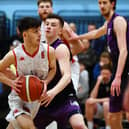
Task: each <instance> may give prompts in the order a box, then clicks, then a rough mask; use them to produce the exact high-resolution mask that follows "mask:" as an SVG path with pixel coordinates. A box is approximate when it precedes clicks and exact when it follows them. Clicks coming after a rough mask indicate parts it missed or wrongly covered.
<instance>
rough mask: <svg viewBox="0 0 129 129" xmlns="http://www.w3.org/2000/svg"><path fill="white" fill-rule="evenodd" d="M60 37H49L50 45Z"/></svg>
mask: <svg viewBox="0 0 129 129" xmlns="http://www.w3.org/2000/svg"><path fill="white" fill-rule="evenodd" d="M58 38H59V37H58V36H57V37H51V38H50V37H49V38H47V42H48V43H49V45H51V44H53V43H54V42H55V41H56V40H57V39H58Z"/></svg>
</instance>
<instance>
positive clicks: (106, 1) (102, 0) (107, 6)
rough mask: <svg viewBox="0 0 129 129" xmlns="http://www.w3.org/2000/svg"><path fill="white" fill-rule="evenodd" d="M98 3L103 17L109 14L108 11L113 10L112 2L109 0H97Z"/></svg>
mask: <svg viewBox="0 0 129 129" xmlns="http://www.w3.org/2000/svg"><path fill="white" fill-rule="evenodd" d="M98 4H99V8H100V11H101V14H102V15H103V16H104V17H108V16H109V15H110V11H112V10H113V4H112V3H111V2H110V0H98Z"/></svg>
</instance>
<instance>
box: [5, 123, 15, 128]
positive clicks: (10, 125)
mask: <svg viewBox="0 0 129 129" xmlns="http://www.w3.org/2000/svg"><path fill="white" fill-rule="evenodd" d="M6 129H14V128H13V125H12V124H11V123H9V124H8V126H7V128H6Z"/></svg>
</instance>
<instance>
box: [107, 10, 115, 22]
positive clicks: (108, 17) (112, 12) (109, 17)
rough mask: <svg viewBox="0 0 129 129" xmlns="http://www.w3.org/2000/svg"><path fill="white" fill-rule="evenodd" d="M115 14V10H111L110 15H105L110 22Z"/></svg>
mask: <svg viewBox="0 0 129 129" xmlns="http://www.w3.org/2000/svg"><path fill="white" fill-rule="evenodd" d="M113 14H114V10H112V11H110V13H109V15H108V16H107V17H106V16H105V19H106V21H108V22H109V21H110V20H111V18H112V16H113Z"/></svg>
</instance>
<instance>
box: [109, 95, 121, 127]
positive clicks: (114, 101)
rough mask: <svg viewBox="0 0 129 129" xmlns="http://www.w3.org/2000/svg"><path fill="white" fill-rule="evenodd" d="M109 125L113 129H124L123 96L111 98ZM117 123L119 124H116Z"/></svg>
mask: <svg viewBox="0 0 129 129" xmlns="http://www.w3.org/2000/svg"><path fill="white" fill-rule="evenodd" d="M109 110H110V113H109V120H110V121H109V124H110V126H111V129H123V127H122V112H121V110H122V95H119V96H111V97H110V108H109ZM116 123H117V124H116Z"/></svg>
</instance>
